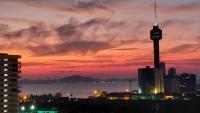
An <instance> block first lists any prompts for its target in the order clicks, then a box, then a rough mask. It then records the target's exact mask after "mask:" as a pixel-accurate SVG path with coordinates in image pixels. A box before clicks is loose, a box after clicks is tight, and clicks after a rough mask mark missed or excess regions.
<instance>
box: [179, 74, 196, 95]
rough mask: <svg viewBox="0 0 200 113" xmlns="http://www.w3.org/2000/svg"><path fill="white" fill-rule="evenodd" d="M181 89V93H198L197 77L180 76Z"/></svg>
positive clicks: (192, 75)
mask: <svg viewBox="0 0 200 113" xmlns="http://www.w3.org/2000/svg"><path fill="white" fill-rule="evenodd" d="M178 80H179V87H180V92H181V93H194V92H196V75H195V74H189V73H183V74H180V75H179V78H178Z"/></svg>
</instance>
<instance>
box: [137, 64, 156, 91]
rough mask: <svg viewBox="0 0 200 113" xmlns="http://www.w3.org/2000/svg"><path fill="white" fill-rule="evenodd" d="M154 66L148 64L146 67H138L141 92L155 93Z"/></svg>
mask: <svg viewBox="0 0 200 113" xmlns="http://www.w3.org/2000/svg"><path fill="white" fill-rule="evenodd" d="M154 81H155V76H154V68H150V66H146V68H141V69H138V82H139V93H140V94H153V93H154V87H155V82H154Z"/></svg>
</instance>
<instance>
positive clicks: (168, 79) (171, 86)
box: [165, 68, 180, 94]
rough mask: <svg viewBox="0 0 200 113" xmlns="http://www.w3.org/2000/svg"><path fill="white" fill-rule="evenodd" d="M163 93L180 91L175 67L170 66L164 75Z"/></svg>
mask: <svg viewBox="0 0 200 113" xmlns="http://www.w3.org/2000/svg"><path fill="white" fill-rule="evenodd" d="M165 93H166V94H178V93H180V88H179V81H178V76H177V74H176V69H175V68H170V69H169V70H168V75H167V76H165Z"/></svg>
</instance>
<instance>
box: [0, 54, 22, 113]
mask: <svg viewBox="0 0 200 113" xmlns="http://www.w3.org/2000/svg"><path fill="white" fill-rule="evenodd" d="M19 58H21V56H19V55H8V54H4V53H0V113H18V106H19V96H18V93H19V86H18V78H19V73H20V68H21V64H20V62H19Z"/></svg>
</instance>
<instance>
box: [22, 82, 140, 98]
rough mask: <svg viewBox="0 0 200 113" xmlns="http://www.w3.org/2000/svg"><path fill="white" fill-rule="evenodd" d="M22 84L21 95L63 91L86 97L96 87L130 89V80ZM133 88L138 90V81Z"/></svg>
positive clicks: (100, 88) (109, 90)
mask: <svg viewBox="0 0 200 113" xmlns="http://www.w3.org/2000/svg"><path fill="white" fill-rule="evenodd" d="M20 86H21V95H27V94H34V95H35V94H38V95H40V94H49V93H52V94H55V93H57V92H62V93H72V94H73V96H74V97H80V98H86V97H88V96H90V95H92V92H93V91H94V90H96V89H98V90H101V91H107V92H124V91H126V90H127V89H129V82H109V83H105V82H98V83H56V84H21V85H20ZM132 89H133V90H137V82H133V83H132Z"/></svg>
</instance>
